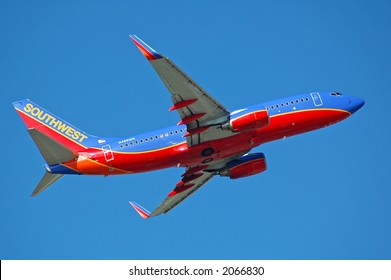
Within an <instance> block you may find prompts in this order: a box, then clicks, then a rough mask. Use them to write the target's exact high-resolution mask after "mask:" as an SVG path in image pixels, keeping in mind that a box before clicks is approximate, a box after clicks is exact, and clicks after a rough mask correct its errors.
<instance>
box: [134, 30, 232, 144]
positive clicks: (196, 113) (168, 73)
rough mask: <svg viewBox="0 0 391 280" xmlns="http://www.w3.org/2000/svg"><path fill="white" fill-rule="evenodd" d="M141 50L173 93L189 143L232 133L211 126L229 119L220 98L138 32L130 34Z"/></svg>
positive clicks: (173, 107) (198, 142) (173, 108)
mask: <svg viewBox="0 0 391 280" xmlns="http://www.w3.org/2000/svg"><path fill="white" fill-rule="evenodd" d="M129 36H130V38H131V39H132V41H133V42H134V43H135V44H136V46H137V47H138V48H139V50H140V51H141V52H142V54H143V55H144V56H145V57H146V58H147V59H148V61H149V62H150V63H151V64H152V66H153V68H154V69H155V70H156V72H157V73H158V75H159V77H160V78H161V80H162V81H163V83H164V84H165V85H166V87H167V89H168V90H169V91H170V93H171V99H172V102H173V104H174V105H173V106H172V107H171V108H170V111H173V110H176V111H177V112H178V114H179V116H180V118H181V121H180V122H179V123H178V125H181V124H185V125H186V126H187V133H186V134H185V136H186V139H187V143H188V146H189V147H190V146H194V145H197V144H200V143H202V142H205V141H209V140H214V139H219V138H223V137H227V136H229V135H230V134H232V133H231V132H229V131H223V130H221V129H210V128H211V127H213V126H216V125H219V124H221V123H224V122H225V121H227V120H228V118H229V115H230V113H229V112H228V110H227V109H225V108H224V106H223V105H221V104H220V103H219V102H218V101H217V100H215V99H214V98H213V97H212V96H211V95H210V94H208V93H207V92H206V91H205V90H204V89H203V88H201V87H200V86H199V85H198V84H197V83H196V82H195V81H193V80H192V79H191V78H190V77H189V76H188V75H186V73H184V72H183V71H182V70H181V69H180V68H179V67H178V66H176V65H175V64H174V63H173V62H172V61H171V60H170V59H168V58H167V57H165V56H163V55H161V54H159V53H157V52H156V51H155V50H154V49H152V48H151V47H150V46H148V45H147V44H146V43H144V42H143V41H142V40H141V39H140V38H138V37H137V36H136V35H129Z"/></svg>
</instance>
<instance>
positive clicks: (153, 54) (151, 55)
mask: <svg viewBox="0 0 391 280" xmlns="http://www.w3.org/2000/svg"><path fill="white" fill-rule="evenodd" d="M129 37H130V39H132V41H133V43H135V45H136V46H137V48H138V49H139V50H140V51H141V53H142V54H143V55H144V56H145V57H146V58H147V59H148V60H155V59H159V58H163V56H162V55H161V54H159V53H158V52H157V51H155V50H154V49H152V48H151V47H150V46H148V45H147V44H146V43H145V42H144V41H143V40H141V39H140V38H139V37H137V36H136V35H134V34H132V35H129Z"/></svg>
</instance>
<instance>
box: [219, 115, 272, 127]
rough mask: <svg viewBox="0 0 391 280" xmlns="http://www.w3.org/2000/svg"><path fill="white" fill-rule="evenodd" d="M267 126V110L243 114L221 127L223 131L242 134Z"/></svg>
mask: <svg viewBox="0 0 391 280" xmlns="http://www.w3.org/2000/svg"><path fill="white" fill-rule="evenodd" d="M268 124H269V115H268V112H267V110H260V111H255V112H251V113H248V114H243V115H241V116H239V117H235V118H233V119H231V120H229V121H228V122H227V123H226V124H224V125H223V126H222V128H223V129H224V130H231V131H232V132H243V131H249V130H255V129H258V128H261V127H264V126H266V125H268Z"/></svg>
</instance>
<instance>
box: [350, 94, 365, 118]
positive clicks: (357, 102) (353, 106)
mask: <svg viewBox="0 0 391 280" xmlns="http://www.w3.org/2000/svg"><path fill="white" fill-rule="evenodd" d="M348 103H349V105H348V110H349V112H350V113H352V114H353V113H355V112H357V111H358V110H359V109H360V108H361V107H362V106H364V104H365V101H364V100H362V99H360V98H356V97H349V98H348Z"/></svg>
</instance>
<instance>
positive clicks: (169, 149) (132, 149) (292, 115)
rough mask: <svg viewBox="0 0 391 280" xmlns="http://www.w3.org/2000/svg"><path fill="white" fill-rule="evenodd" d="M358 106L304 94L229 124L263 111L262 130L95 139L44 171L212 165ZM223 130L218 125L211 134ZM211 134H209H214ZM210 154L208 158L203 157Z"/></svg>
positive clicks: (181, 130) (170, 131)
mask: <svg viewBox="0 0 391 280" xmlns="http://www.w3.org/2000/svg"><path fill="white" fill-rule="evenodd" d="M361 106H362V101H361V100H360V99H357V98H353V97H349V96H345V95H341V94H339V93H335V92H324V93H317V92H315V93H308V94H302V95H297V96H292V97H287V98H282V99H277V100H274V101H270V102H265V103H261V104H258V105H255V106H251V107H248V108H245V109H241V110H237V111H234V112H232V113H231V118H234V117H235V116H236V115H240V114H242V115H243V114H248V113H249V112H253V111H259V110H265V109H266V110H267V113H268V116H269V123H268V124H267V125H265V126H264V127H262V128H259V129H256V130H252V131H245V132H239V133H232V132H229V133H227V137H225V138H222V139H221V138H220V139H215V140H213V139H211V140H210V141H208V142H204V143H201V144H199V145H195V146H190V147H189V146H188V145H187V142H186V139H185V137H184V135H185V134H186V132H187V131H186V126H185V125H176V126H171V127H167V128H164V129H159V130H155V131H151V132H148V133H144V134H139V135H135V136H131V137H123V138H111V139H105V138H102V139H99V140H98V141H99V142H100V143H99V142H97V143H96V146H94V147H89V148H87V149H85V150H81V151H80V152H79V157H78V158H75V159H73V160H71V161H69V162H66V163H63V164H56V165H53V166H47V168H48V170H50V172H51V173H58V174H86V175H102V174H103V175H117V174H132V173H139V172H147V171H152V170H158V169H163V168H168V167H188V166H199V165H207V164H209V163H210V162H212V161H216V160H219V159H223V158H226V157H229V156H232V155H235V154H240V153H246V152H248V151H250V150H251V149H253V148H254V147H256V146H259V145H261V144H264V143H266V142H270V141H274V140H278V139H283V138H285V137H290V136H293V135H297V134H300V133H304V132H308V131H311V130H315V129H319V128H323V127H326V126H329V125H331V124H334V123H336V122H339V121H341V120H343V119H345V118H347V117H349V116H350V115H351V114H352V113H354V112H355V111H356V110H357V109H358V108H359V107H361ZM213 129H217V130H221V129H222V128H221V124H217V125H214V126H211V127H210V128H209V130H213ZM212 134H213V133H212ZM206 149H208V150H209V149H212V150H211V151H213V152H212V153H211V154H206V155H205V154H203V151H205V150H206Z"/></svg>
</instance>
